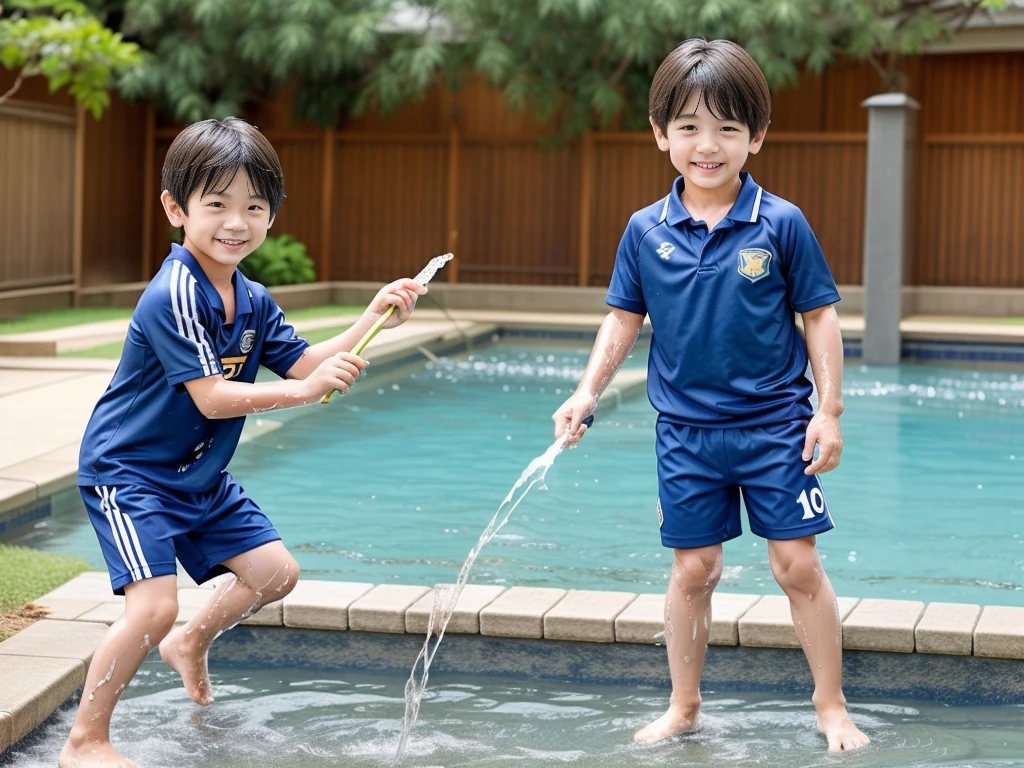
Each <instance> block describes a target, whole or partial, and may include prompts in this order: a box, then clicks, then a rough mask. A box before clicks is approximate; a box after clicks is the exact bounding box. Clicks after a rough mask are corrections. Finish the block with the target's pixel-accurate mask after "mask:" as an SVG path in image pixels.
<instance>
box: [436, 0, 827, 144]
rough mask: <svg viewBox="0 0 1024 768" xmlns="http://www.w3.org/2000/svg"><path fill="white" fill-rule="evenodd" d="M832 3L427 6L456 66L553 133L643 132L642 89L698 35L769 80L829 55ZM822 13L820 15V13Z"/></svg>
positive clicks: (574, 0) (553, 0)
mask: <svg viewBox="0 0 1024 768" xmlns="http://www.w3.org/2000/svg"><path fill="white" fill-rule="evenodd" d="M837 2H839V0H646V1H643V0H639V1H638V0H602V1H600V2H599V1H598V0H520V1H519V2H516V3H509V2H506V0H436V3H437V7H438V9H439V10H440V12H441V13H442V14H444V15H445V16H446V17H449V18H451V19H453V24H454V26H455V28H456V34H455V37H456V38H457V39H459V40H464V41H467V42H465V43H463V44H461V45H460V46H459V47H460V48H461V49H462V56H463V60H464V63H465V65H466V66H467V67H468V68H470V69H475V70H478V71H480V72H483V73H484V74H485V75H486V76H487V77H488V79H489V80H490V82H491V83H492V84H494V85H496V86H499V87H501V88H503V89H504V91H505V95H506V97H507V99H508V101H509V103H510V104H511V105H512V106H513V107H517V108H520V109H526V108H531V109H533V110H534V112H535V113H536V114H537V116H538V117H539V118H540V119H541V120H547V119H550V118H552V117H555V116H558V118H559V121H560V125H561V128H562V132H563V133H564V134H567V135H572V134H577V133H579V132H580V131H582V130H585V129H587V128H590V127H598V126H600V127H607V126H609V125H610V124H611V123H612V121H613V120H615V119H618V120H620V121H621V125H622V127H624V128H632V129H643V128H646V127H647V93H648V90H649V88H650V82H651V78H652V76H653V75H654V72H655V70H656V69H657V67H658V64H660V63H661V61H662V59H663V58H664V57H665V55H666V54H667V53H668V52H669V51H670V50H671V49H672V48H673V47H674V46H675V45H676V44H677V43H678V42H679V41H680V40H683V39H686V38H688V37H694V36H702V37H706V38H708V39H713V38H720V37H727V38H730V39H733V40H736V41H737V42H739V43H741V44H742V45H744V46H745V47H747V49H748V50H749V51H750V52H751V54H752V55H753V56H754V57H755V58H756V59H757V60H758V63H759V64H760V65H761V67H762V69H763V70H764V72H765V75H766V77H767V78H768V80H769V82H770V83H771V84H772V85H774V86H781V85H784V84H787V83H790V82H793V81H794V80H795V79H796V76H797V73H798V71H799V68H800V67H801V66H810V67H811V68H814V69H820V68H821V67H822V66H823V65H824V64H825V63H827V62H828V61H829V60H830V59H831V56H832V43H831V35H830V30H831V25H832V23H831V21H829V16H828V15H827V14H829V13H831V12H832V10H831V9H832V7H833V6H834V5H835V4H836V3H837ZM822 14H826V15H825V16H822Z"/></svg>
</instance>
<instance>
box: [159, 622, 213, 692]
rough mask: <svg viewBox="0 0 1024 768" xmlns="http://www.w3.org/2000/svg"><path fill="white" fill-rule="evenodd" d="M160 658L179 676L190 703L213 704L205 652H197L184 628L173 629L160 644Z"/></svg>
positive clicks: (193, 642)
mask: <svg viewBox="0 0 1024 768" xmlns="http://www.w3.org/2000/svg"><path fill="white" fill-rule="evenodd" d="M160 657H161V658H162V659H163V660H164V663H165V664H167V666H169V667H170V668H171V669H173V670H174V671H175V672H177V673H178V674H179V675H181V681H182V682H183V683H184V684H185V693H187V694H188V695H189V698H191V699H192V701H194V702H195V703H196V704H201V705H202V706H204V707H205V706H208V705H210V704H212V703H213V691H211V690H210V673H209V672H208V670H207V667H206V651H201V650H199V648H198V647H197V645H196V643H195V641H190V640H189V637H188V635H187V634H186V633H185V628H184V627H175V628H174V629H172V630H171V632H170V634H168V635H167V637H165V638H164V639H163V640H162V641H161V642H160Z"/></svg>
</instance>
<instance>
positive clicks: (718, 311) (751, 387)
mask: <svg viewBox="0 0 1024 768" xmlns="http://www.w3.org/2000/svg"><path fill="white" fill-rule="evenodd" d="M740 179H741V181H742V185H741V187H740V191H739V195H738V196H737V198H736V202H735V204H734V205H733V206H732V208H731V209H730V211H729V213H728V214H727V215H726V217H725V218H724V219H722V221H721V222H720V223H719V224H718V225H716V226H715V228H714V229H712V230H711V232H708V231H707V227H706V226H705V225H704V223H703V222H698V221H694V220H693V218H692V217H691V216H690V214H689V213H688V212H687V211H686V208H685V207H684V206H683V203H682V192H683V183H684V180H683V177H681V176H680V177H679V178H677V179H676V181H675V184H674V185H673V187H672V191H671V193H670V194H669V195H668V196H667V197H665V198H664V199H662V200H659V201H658V202H657V203H655V204H653V205H650V206H648V207H647V208H644V209H642V210H640V211H637V212H636V213H635V214H633V216H632V217H631V218H630V220H629V224H628V226H627V227H626V232H625V234H624V235H623V237H622V242H621V243H620V244H619V250H618V252H617V253H616V256H615V268H614V271H613V273H612V279H611V283H610V285H609V286H608V296H607V302H608V304H609V305H610V306H612V307H617V308H619V309H623V310H626V311H627V312H634V313H636V314H638V315H648V316H649V317H650V319H651V326H652V328H653V331H654V333H653V337H652V340H651V352H650V359H649V362H648V379H647V391H648V396H649V397H650V400H651V404H652V405H653V406H654V407H655V408H656V409H657V411H658V412H659V414H661V416H662V417H663V418H668V419H672V420H673V421H675V422H678V423H680V424H684V425H687V426H694V427H751V426H760V425H765V424H774V423H781V422H786V421H791V420H794V419H808V418H810V417H811V415H812V410H811V405H810V394H811V390H812V387H811V382H810V381H809V380H808V379H807V377H806V375H805V373H806V369H807V347H806V344H805V343H804V340H803V338H802V337H801V335H800V333H799V332H798V331H797V326H796V318H795V316H794V313H796V312H809V311H810V310H813V309H818V308H819V307H823V306H826V305H828V304H834V303H835V302H837V301H839V292H838V290H837V289H836V284H835V281H834V280H833V279H832V273H831V272H830V271H829V268H828V264H827V263H826V261H825V255H824V254H823V253H822V251H821V247H820V246H819V245H818V241H817V239H816V238H815V237H814V233H813V232H812V231H811V227H810V225H809V224H808V223H807V220H806V219H805V218H804V215H803V213H801V211H800V209H799V208H797V207H796V206H795V205H793V204H792V203H790V202H788V201H786V200H783V199H782V198H780V197H776V196H775V195H773V194H771V193H769V192H765V191H764V190H763V189H762V188H761V187H759V186H758V185H757V184H756V183H755V182H754V179H753V178H751V176H750V175H749V174H747V173H746V172H744V173H741V174H740Z"/></svg>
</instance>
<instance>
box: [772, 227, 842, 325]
mask: <svg viewBox="0 0 1024 768" xmlns="http://www.w3.org/2000/svg"><path fill="white" fill-rule="evenodd" d="M781 235H782V237H781V240H782V243H781V245H782V250H783V253H782V258H783V263H784V264H785V265H786V267H787V274H786V294H787V298H788V299H789V304H790V306H791V307H792V308H793V311H795V312H810V311H811V310H813V309H818V308H819V307H824V306H826V305H828V304H835V303H836V302H837V301H839V298H840V297H839V290H838V289H837V288H836V282H835V280H834V279H833V277H832V271H831V270H830V269H829V268H828V262H827V261H826V259H825V254H824V253H823V252H822V250H821V246H820V245H819V244H818V239H817V238H816V237H815V236H814V231H813V230H812V229H811V225H810V224H808V223H807V219H806V218H804V215H803V213H802V212H801V211H800V210H799V209H797V208H794V209H793V212H792V214H791V215H789V216H787V217H786V223H785V226H784V227H783V228H782V232H781Z"/></svg>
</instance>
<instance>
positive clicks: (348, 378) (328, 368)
mask: <svg viewBox="0 0 1024 768" xmlns="http://www.w3.org/2000/svg"><path fill="white" fill-rule="evenodd" d="M368 365H369V363H368V362H366V361H365V360H363V358H361V357H360V356H359V355H353V354H352V353H351V352H338V353H337V354H336V355H331V356H330V357H328V358H327V359H326V360H324V361H323V362H322V363H320V365H318V366H317V367H316V369H315V370H314V371H313V372H312V373H311V374H309V376H307V377H306V379H305V381H306V385H307V386H308V387H309V392H310V401H311V402H313V401H315V400H319V399H320V398H321V397H323V396H324V395H326V394H327V393H328V392H333V391H334V390H337V391H338V392H341V394H345V393H346V392H348V391H349V390H350V389H352V386H353V385H354V384H355V383H356V381H357V380H358V379H359V375H360V373H361V372H362V371H363V370H364V369H365V368H366V366H368Z"/></svg>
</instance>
